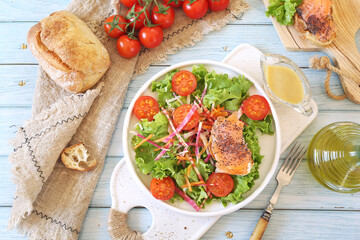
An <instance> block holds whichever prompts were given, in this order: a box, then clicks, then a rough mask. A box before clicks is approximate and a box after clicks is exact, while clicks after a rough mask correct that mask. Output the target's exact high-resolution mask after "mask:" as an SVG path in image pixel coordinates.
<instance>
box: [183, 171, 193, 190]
mask: <svg viewBox="0 0 360 240" xmlns="http://www.w3.org/2000/svg"><path fill="white" fill-rule="evenodd" d="M184 176H185V182H186V186H187V187H188V189H189V191H190V192H192V187H191V184H190V181H189V179H188V177H187V176H186V174H184Z"/></svg>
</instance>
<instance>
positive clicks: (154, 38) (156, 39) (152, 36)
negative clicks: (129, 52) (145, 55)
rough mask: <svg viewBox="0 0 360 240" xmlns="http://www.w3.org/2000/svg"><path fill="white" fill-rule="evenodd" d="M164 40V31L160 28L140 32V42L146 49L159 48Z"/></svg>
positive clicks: (145, 28)
mask: <svg viewBox="0 0 360 240" xmlns="http://www.w3.org/2000/svg"><path fill="white" fill-rule="evenodd" d="M163 38H164V34H163V30H162V28H161V27H160V26H155V27H143V28H142V29H140V32H139V40H140V42H141V44H142V45H144V47H147V48H155V47H157V46H159V45H160V44H161V42H162V40H163Z"/></svg>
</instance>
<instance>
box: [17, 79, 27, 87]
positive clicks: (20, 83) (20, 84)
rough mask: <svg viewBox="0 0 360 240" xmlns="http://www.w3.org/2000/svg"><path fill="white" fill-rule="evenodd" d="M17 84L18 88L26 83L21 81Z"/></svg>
mask: <svg viewBox="0 0 360 240" xmlns="http://www.w3.org/2000/svg"><path fill="white" fill-rule="evenodd" d="M18 84H19V86H20V87H22V86H24V85H25V84H26V82H25V81H23V80H21V81H20V82H19V83H18Z"/></svg>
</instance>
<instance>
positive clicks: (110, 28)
mask: <svg viewBox="0 0 360 240" xmlns="http://www.w3.org/2000/svg"><path fill="white" fill-rule="evenodd" d="M125 28H126V19H125V18H124V17H123V16H120V15H112V16H110V17H108V18H107V19H106V20H105V23H104V30H105V32H106V34H107V35H109V36H110V37H112V38H118V37H120V36H121V35H123V34H124V33H125Z"/></svg>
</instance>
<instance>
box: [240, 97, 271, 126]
mask: <svg viewBox="0 0 360 240" xmlns="http://www.w3.org/2000/svg"><path fill="white" fill-rule="evenodd" d="M242 109H243V111H244V113H245V115H246V116H248V117H249V118H251V119H252V120H263V119H264V118H265V117H266V115H267V114H268V113H269V110H270V106H269V103H268V102H267V101H266V98H264V97H263V96H260V95H252V96H251V97H249V98H248V99H246V100H245V101H244V102H243V103H242Z"/></svg>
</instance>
